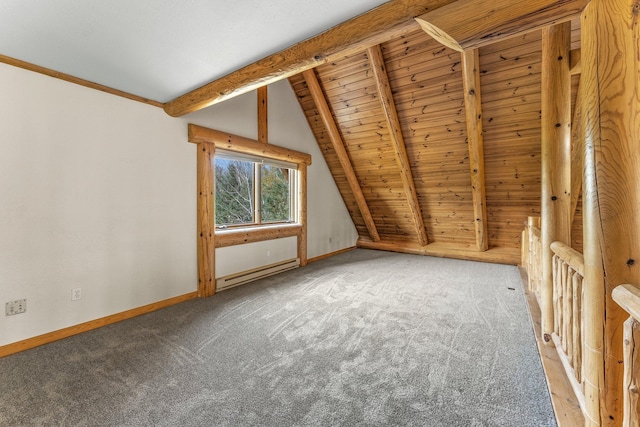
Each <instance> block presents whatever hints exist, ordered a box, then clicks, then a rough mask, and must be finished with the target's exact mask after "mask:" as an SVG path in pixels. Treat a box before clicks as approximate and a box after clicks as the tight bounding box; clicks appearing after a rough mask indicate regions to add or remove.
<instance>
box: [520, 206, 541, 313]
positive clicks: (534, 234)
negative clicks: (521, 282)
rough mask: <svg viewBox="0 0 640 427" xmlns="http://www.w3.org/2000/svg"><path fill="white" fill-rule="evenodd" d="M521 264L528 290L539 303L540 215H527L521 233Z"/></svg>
mask: <svg viewBox="0 0 640 427" xmlns="http://www.w3.org/2000/svg"><path fill="white" fill-rule="evenodd" d="M522 266H523V267H524V268H525V269H526V270H527V276H528V285H529V291H531V292H532V293H533V294H534V295H535V296H536V298H537V300H538V305H540V286H541V285H542V240H541V239H540V217H529V218H528V220H527V225H526V227H525V229H524V231H523V233H522Z"/></svg>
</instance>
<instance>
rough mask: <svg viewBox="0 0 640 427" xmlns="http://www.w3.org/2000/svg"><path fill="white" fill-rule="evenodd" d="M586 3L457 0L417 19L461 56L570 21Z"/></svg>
mask: <svg viewBox="0 0 640 427" xmlns="http://www.w3.org/2000/svg"><path fill="white" fill-rule="evenodd" d="M588 2H589V0H560V1H557V0H491V1H487V0H458V1H456V2H453V3H450V4H448V5H446V6H443V7H441V8H438V9H436V10H432V11H429V12H427V13H425V14H423V15H420V16H419V17H417V18H416V21H418V23H419V24H420V26H421V27H422V29H423V30H424V31H425V32H426V33H427V34H429V35H430V36H431V37H433V38H434V39H436V40H437V41H438V42H440V43H442V44H443V45H445V46H447V47H450V48H451V49H454V50H457V51H459V52H462V51H464V50H466V49H476V48H478V47H481V46H485V45H488V44H491V43H494V42H496V41H499V40H502V39H505V38H508V37H512V36H515V35H517V34H522V33H526V32H529V31H533V30H537V29H540V28H542V27H546V26H549V25H553V24H558V23H562V22H566V21H570V20H571V19H572V18H574V17H576V16H578V15H579V13H580V12H581V11H582V9H584V7H585V6H586V5H587V3H588Z"/></svg>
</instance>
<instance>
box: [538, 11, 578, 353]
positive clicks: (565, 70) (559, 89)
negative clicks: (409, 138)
mask: <svg viewBox="0 0 640 427" xmlns="http://www.w3.org/2000/svg"><path fill="white" fill-rule="evenodd" d="M570 50H571V23H570V22H566V23H563V24H558V25H554V26H552V27H547V28H545V29H544V30H543V31H542V227H541V238H542V288H541V292H540V303H541V307H540V309H541V314H542V325H541V328H542V334H543V336H544V340H545V342H546V343H548V344H549V345H552V343H551V341H550V340H549V339H548V338H547V337H550V335H551V333H552V332H553V325H554V319H553V274H552V260H551V258H552V256H553V253H552V251H551V243H553V242H555V241H560V242H562V243H565V244H567V245H571V213H570V210H571V209H570V207H571V74H570V70H569V62H570V54H569V52H570Z"/></svg>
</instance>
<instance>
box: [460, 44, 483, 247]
mask: <svg viewBox="0 0 640 427" xmlns="http://www.w3.org/2000/svg"><path fill="white" fill-rule="evenodd" d="M460 56H461V57H462V83H463V87H464V108H465V114H466V121H467V143H468V146H469V169H470V172H471V190H472V195H473V215H474V216H473V218H474V221H473V223H474V226H475V232H476V247H477V248H478V250H480V251H486V250H487V249H489V233H488V231H487V200H486V199H487V198H486V187H485V180H484V136H483V135H484V130H483V127H482V96H481V94H480V57H479V54H478V49H472V50H467V51H465V52H462V54H461V55H460Z"/></svg>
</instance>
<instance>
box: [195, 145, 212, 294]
mask: <svg viewBox="0 0 640 427" xmlns="http://www.w3.org/2000/svg"><path fill="white" fill-rule="evenodd" d="M197 152H198V155H197V159H198V160H197V166H196V169H197V172H196V174H197V177H198V184H197V187H198V199H197V202H196V204H197V210H198V296H199V297H209V296H211V295H213V294H215V293H216V274H215V266H216V262H215V256H216V249H215V241H214V239H215V231H216V222H215V207H216V205H215V202H214V200H215V199H214V197H215V196H214V189H215V183H214V179H215V173H214V169H213V155H214V152H215V146H214V145H213V144H209V143H200V144H198V145H197Z"/></svg>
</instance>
